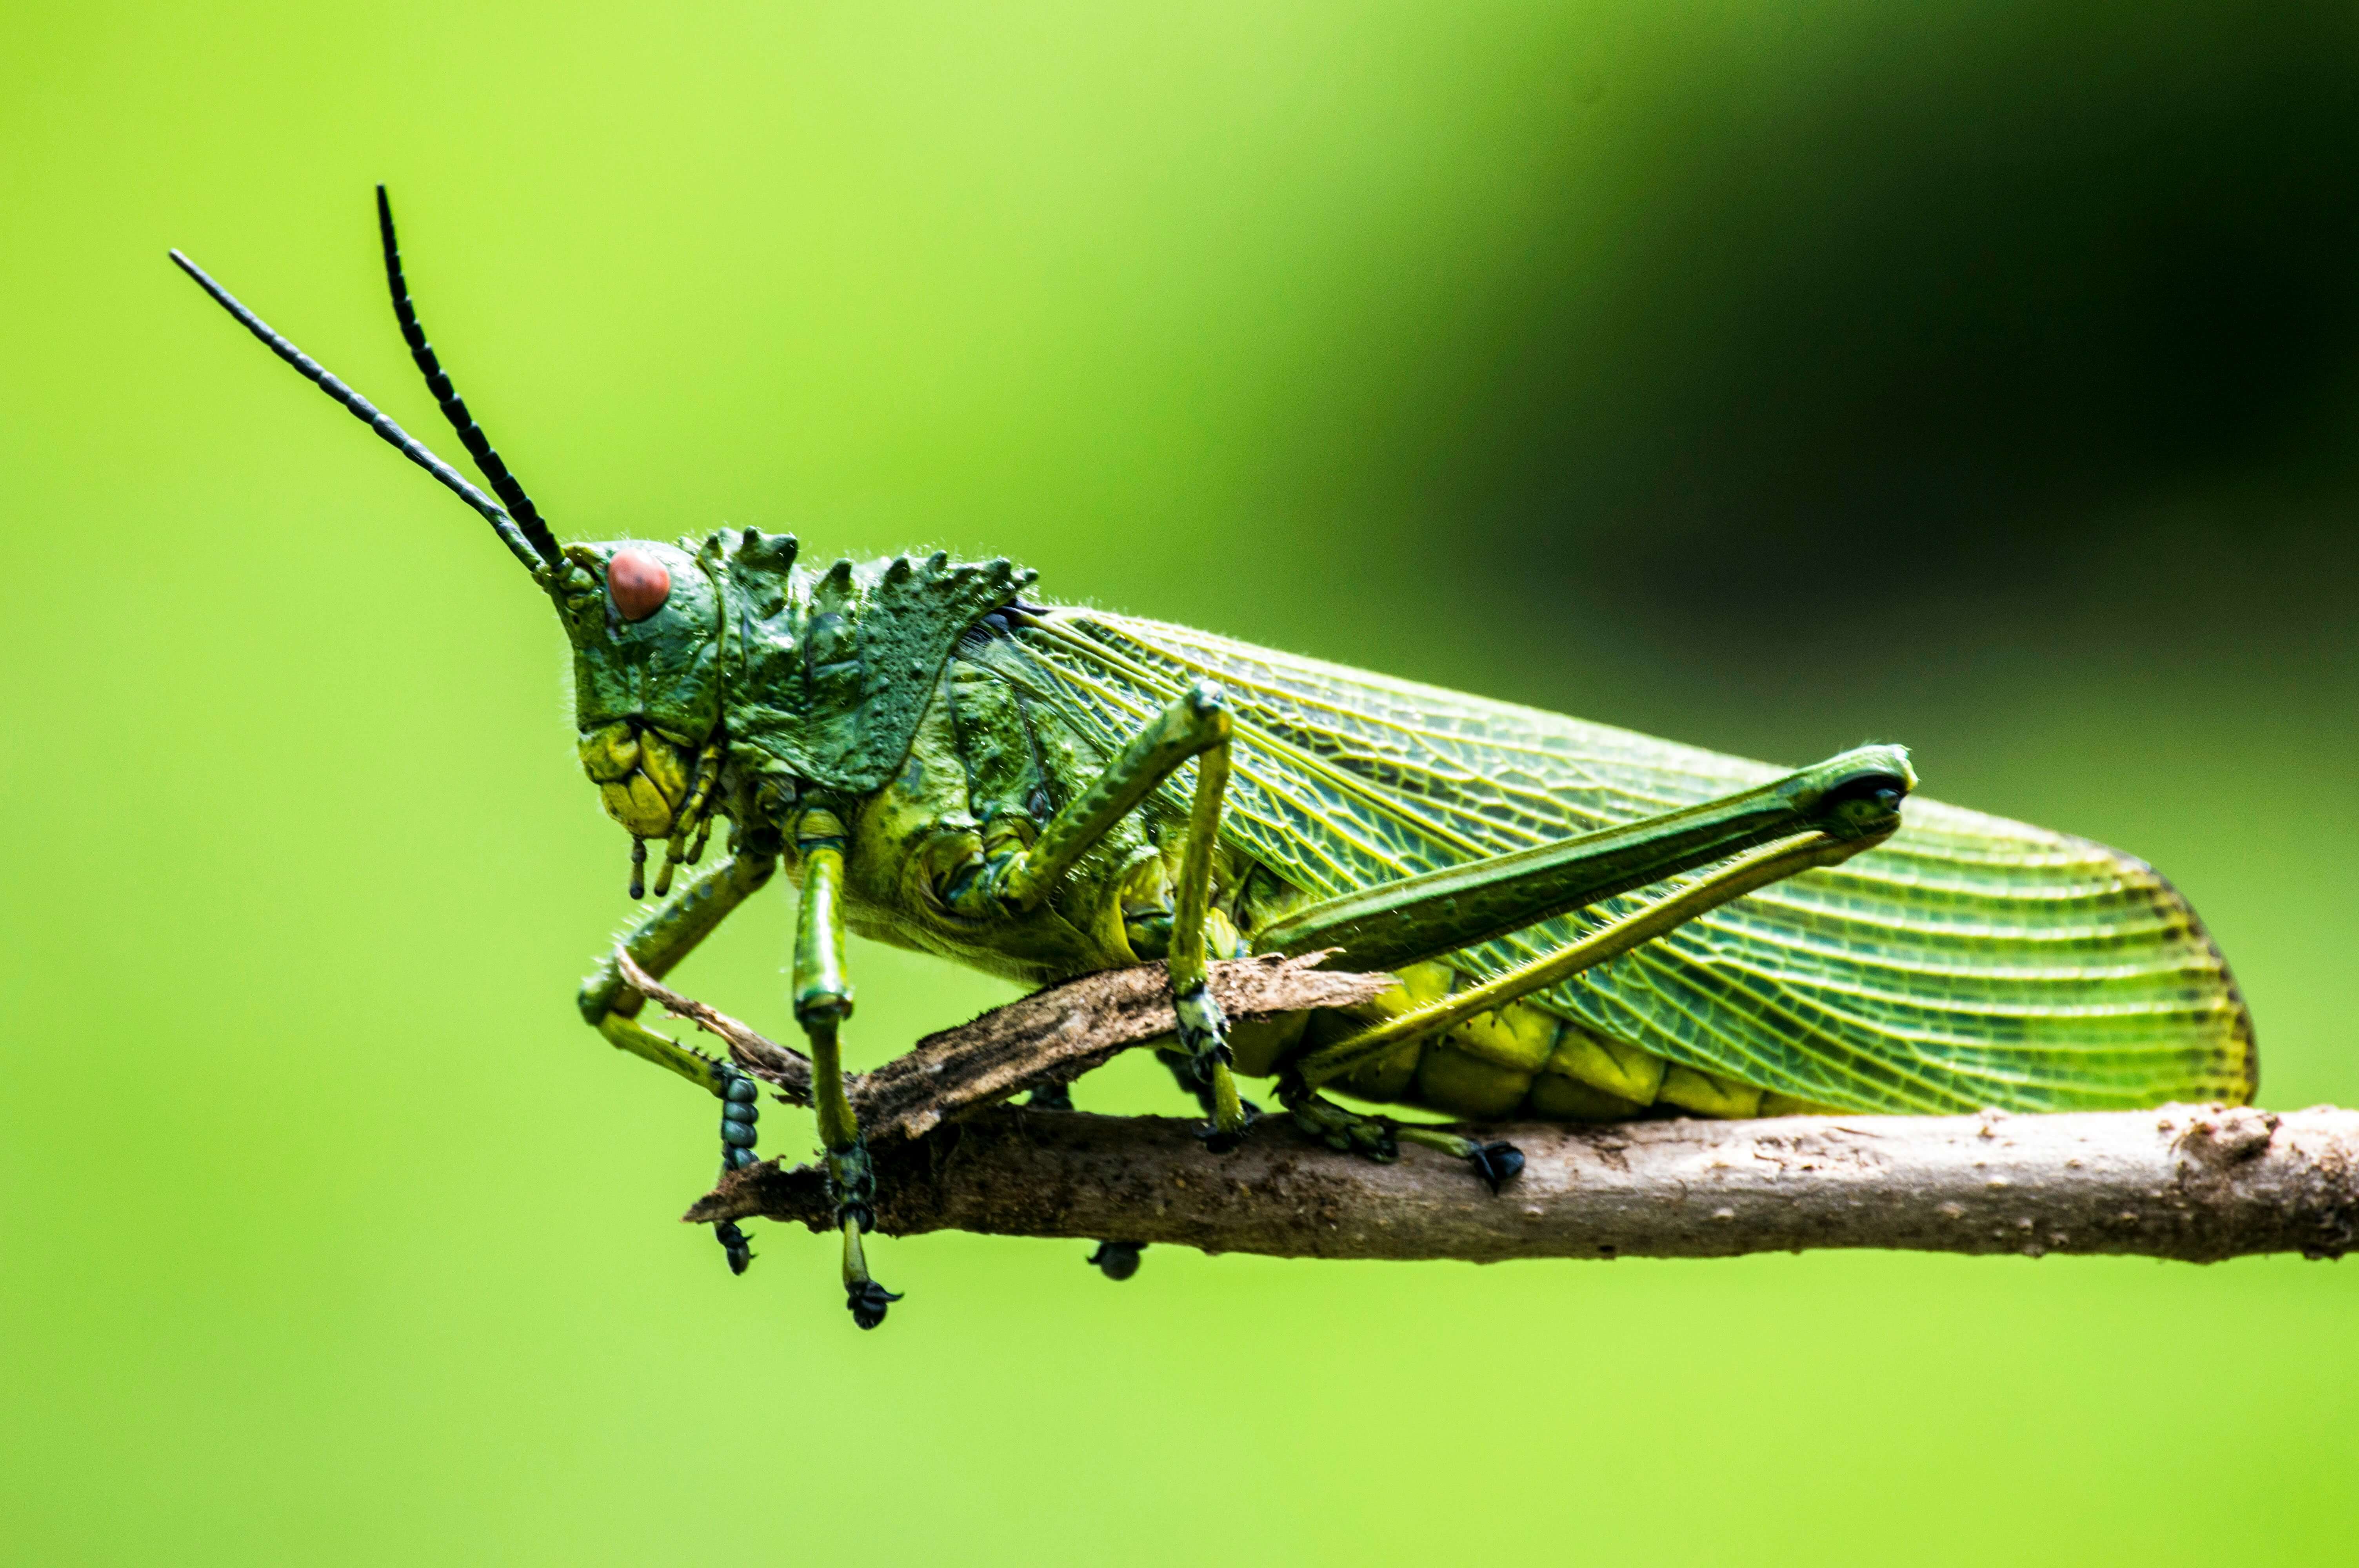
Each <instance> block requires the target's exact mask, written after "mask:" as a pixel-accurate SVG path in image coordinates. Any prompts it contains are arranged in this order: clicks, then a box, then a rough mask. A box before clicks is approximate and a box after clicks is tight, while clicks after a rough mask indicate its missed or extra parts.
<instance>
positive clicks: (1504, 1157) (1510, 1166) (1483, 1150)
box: [1400, 1127, 1524, 1197]
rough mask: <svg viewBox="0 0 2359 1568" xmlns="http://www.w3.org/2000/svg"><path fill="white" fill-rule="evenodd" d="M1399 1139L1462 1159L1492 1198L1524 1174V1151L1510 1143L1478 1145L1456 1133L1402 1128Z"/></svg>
mask: <svg viewBox="0 0 2359 1568" xmlns="http://www.w3.org/2000/svg"><path fill="white" fill-rule="evenodd" d="M1400 1135H1401V1138H1402V1140H1403V1141H1406V1142H1409V1143H1419V1144H1423V1145H1424V1146H1425V1147H1426V1148H1428V1149H1434V1150H1439V1151H1440V1152H1442V1153H1444V1154H1447V1155H1450V1156H1451V1158H1453V1159H1458V1160H1463V1161H1465V1162H1466V1163H1467V1164H1468V1165H1470V1166H1472V1167H1473V1171H1474V1174H1475V1175H1477V1176H1479V1177H1481V1178H1482V1180H1483V1183H1484V1185H1485V1186H1488V1187H1489V1188H1490V1189H1491V1195H1492V1196H1494V1197H1496V1196H1497V1195H1498V1194H1499V1189H1500V1188H1501V1187H1504V1186H1506V1184H1508V1183H1509V1182H1512V1181H1514V1180H1515V1179H1516V1178H1517V1176H1520V1175H1522V1174H1523V1173H1524V1152H1523V1151H1522V1150H1520V1149H1518V1148H1517V1147H1516V1146H1515V1145H1514V1144H1512V1143H1477V1142H1475V1141H1474V1140H1473V1139H1472V1138H1462V1137H1460V1136H1459V1135H1458V1134H1457V1133H1455V1132H1443V1131H1440V1130H1438V1129H1434V1128H1427V1127H1404V1128H1402V1129H1401V1130H1400Z"/></svg>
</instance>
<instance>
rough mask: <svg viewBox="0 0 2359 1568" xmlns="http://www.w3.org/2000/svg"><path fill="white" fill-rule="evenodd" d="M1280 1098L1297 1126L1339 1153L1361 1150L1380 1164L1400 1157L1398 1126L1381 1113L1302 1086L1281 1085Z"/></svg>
mask: <svg viewBox="0 0 2359 1568" xmlns="http://www.w3.org/2000/svg"><path fill="white" fill-rule="evenodd" d="M1277 1098H1278V1099H1279V1101H1280V1102H1281V1103H1282V1104H1284V1105H1285V1107H1286V1109H1287V1114H1288V1115H1289V1116H1291V1117H1292V1118H1293V1119H1294V1125H1295V1126H1297V1127H1299V1128H1300V1129H1302V1130H1303V1131H1305V1132H1308V1133H1309V1134H1310V1136H1311V1137H1313V1138H1316V1139H1317V1140H1319V1141H1320V1142H1321V1143H1324V1144H1325V1145H1327V1147H1328V1148H1330V1149H1332V1150H1334V1151H1336V1152H1338V1153H1343V1154H1357V1155H1359V1156H1361V1157H1362V1158H1363V1159H1367V1160H1374V1161H1375V1162H1377V1163H1379V1164H1390V1163H1391V1162H1393V1161H1395V1160H1397V1159H1399V1158H1400V1143H1399V1141H1398V1139H1397V1136H1396V1131H1395V1129H1394V1127H1393V1125H1392V1124H1391V1123H1390V1122H1388V1121H1386V1120H1385V1119H1382V1118H1381V1117H1374V1116H1362V1115H1360V1114H1359V1113H1357V1112H1356V1111H1349V1110H1345V1109H1344V1108H1343V1107H1342V1106H1340V1105H1337V1104H1336V1103H1335V1102H1334V1101H1333V1100H1331V1099H1329V1098H1326V1097H1325V1096H1324V1095H1321V1094H1316V1093H1314V1092H1312V1091H1311V1090H1310V1089H1307V1088H1302V1087H1288V1086H1284V1085H1281V1086H1280V1087H1279V1088H1278V1091H1277Z"/></svg>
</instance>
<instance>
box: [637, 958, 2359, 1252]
mask: <svg viewBox="0 0 2359 1568" xmlns="http://www.w3.org/2000/svg"><path fill="white" fill-rule="evenodd" d="M1317 961H1318V959H1317V958H1316V957H1311V958H1307V959H1295V960H1275V959H1240V960H1235V961H1234V962H1232V963H1229V964H1223V965H1215V966H1214V977H1213V985H1214V989H1215V992H1216V994H1218V995H1219V996H1220V999H1221V1000H1222V1003H1223V1007H1225V1008H1227V1009H1228V1010H1229V1011H1230V1013H1231V1016H1232V1017H1245V1016H1259V1015H1263V1014H1266V1013H1268V1012H1276V1011H1288V1010H1290V1009H1292V1008H1298V1007H1305V1006H1348V1005H1352V1004H1353V1002H1357V1001H1362V1000H1366V999H1367V998H1368V997H1369V996H1371V995H1373V994H1374V993H1375V990H1377V989H1382V988H1384V987H1386V986H1388V985H1389V984H1391V983H1392V982H1391V981H1390V979H1389V978H1388V977H1384V976H1365V975H1329V974H1322V973H1320V972H1319V971H1317V970H1316V969H1314V968H1311V967H1310V966H1311V965H1313V964H1315V963H1316V962H1317ZM625 964H626V968H625V971H624V973H625V979H628V980H629V981H630V983H631V984H632V985H633V986H634V987H636V988H637V989H640V990H642V991H644V992H645V993H646V994H647V995H648V996H650V997H653V998H655V999H656V1000H658V1001H660V1002H662V1003H664V1004H665V1005H666V1006H667V1007H670V1008H672V1009H673V1010H674V1011H677V1012H679V1013H680V1014H681V1015H682V1016H686V1017H690V1018H693V1019H694V1020H696V1022H699V1023H700V1024H701V1025H702V1026H704V1027H706V1028H708V1029H711V1030H712V1031H713V1032H714V1033H718V1034H720V1035H721V1036H722V1038H723V1039H724V1040H727V1041H728V1042H729V1044H730V1048H731V1053H732V1055H733V1056H734V1058H735V1059H736V1060H737V1061H738V1063H739V1065H742V1066H745V1068H746V1070H748V1071H749V1072H753V1073H755V1074H756V1076H761V1077H764V1078H766V1079H767V1080H768V1081H770V1082H771V1083H773V1084H775V1085H777V1086H778V1087H781V1088H783V1089H786V1090H787V1091H788V1093H787V1096H786V1098H798V1099H807V1098H808V1097H809V1065H808V1063H807V1062H805V1061H804V1060H803V1058H802V1057H800V1056H799V1055H798V1054H796V1053H793V1052H791V1051H787V1050H785V1049H784V1048H783V1047H780V1046H777V1045H775V1044H771V1043H770V1042H768V1041H766V1040H763V1039H762V1038H761V1037H760V1036H759V1035H757V1034H755V1033H753V1032H752V1031H750V1030H747V1029H745V1026H744V1025H743V1024H740V1023H737V1022H735V1021H734V1020H731V1019H728V1018H726V1017H725V1016H724V1015H722V1014H719V1013H715V1012H713V1011H712V1010H711V1009H709V1008H705V1007H703V1006H702V1004H701V1003H697V1002H692V1001H690V1000H688V999H686V998H682V997H679V996H678V995H676V994H675V993H672V992H670V991H668V990H666V989H664V988H663V987H661V986H659V985H658V984H657V983H656V982H654V981H653V980H651V979H647V977H646V976H645V975H644V974H643V973H640V972H638V971H636V969H635V968H630V967H627V959H626V960H625ZM1331 996H1332V997H1333V998H1338V999H1342V1000H1328V999H1329V998H1330V997H1331ZM1313 997H1316V998H1317V1000H1310V999H1311V998H1313ZM1171 1027H1172V1017H1171V1006H1170V1000H1169V989H1168V984H1167V982H1166V981H1165V979H1164V976H1163V971H1162V969H1161V968H1160V966H1146V967H1143V968H1136V969H1125V970H1116V971H1114V972H1112V973H1110V974H1105V975H1093V976H1090V977H1088V978H1087V979H1082V980H1078V981H1074V982H1071V983H1070V984H1068V985H1065V986H1059V987H1054V988H1051V989H1049V990H1046V991H1042V992H1039V993H1038V994H1036V995H1034V996H1030V997H1027V998H1025V999H1024V1000H1021V1001H1018V1002H1015V1003H1011V1004H1010V1005H1009V1006H1007V1007H1005V1008H1001V1009H998V1010H996V1011H993V1012H989V1013H986V1014H984V1016H983V1017H982V1018H980V1019H977V1020H976V1021H975V1022H973V1023H970V1024H967V1025H964V1026H963V1027H962V1028H960V1029H955V1030H949V1031H945V1032H944V1033H940V1034H936V1035H930V1036H929V1037H928V1038H927V1039H926V1040H924V1041H922V1042H920V1043H919V1046H918V1048H917V1049H916V1050H915V1051H913V1052H911V1053H910V1054H908V1055H906V1056H904V1057H901V1058H900V1059H898V1060H897V1061H896V1062H894V1063H892V1064H889V1065H887V1066H886V1067H885V1068H882V1069H879V1070H878V1071H877V1072H875V1073H873V1074H868V1075H864V1076H857V1077H855V1079H854V1083H853V1087H854V1091H855V1092H854V1094H853V1099H854V1103H855V1104H856V1105H858V1106H859V1107H860V1108H861V1112H862V1119H863V1123H864V1126H865V1127H866V1128H867V1129H868V1135H869V1138H870V1148H871V1153H872V1156H873V1157H874V1159H875V1164H876V1177H877V1203H876V1206H875V1208H876V1222H877V1227H878V1228H879V1229H880V1230H882V1231H884V1232H886V1234H888V1235H915V1234H919V1233H921V1232H925V1231H929V1230H945V1229H956V1230H972V1231H980V1232H984V1233H988V1234H993V1235H1002V1236H1040V1237H1069V1238H1082V1239H1108V1240H1122V1241H1141V1242H1157V1243H1169V1244H1174V1245H1179V1246H1186V1247H1195V1248H1200V1249H1203V1250H1205V1251H1208V1252H1260V1253H1266V1254H1270V1255H1273V1256H1277V1257H1310V1258H1392V1259H1421V1258H1457V1259H1464V1260H1471V1261H1474V1262H1493V1261H1497V1260H1503V1259H1508V1258H1599V1257H1604V1258H1613V1257H1624V1258H1636V1257H1651V1258H1724V1257H1733V1256H1735V1255H1737V1254H1740V1253H1746V1252H1762V1251H1788V1250H1800V1249H1805V1248H1836V1247H1848V1248H1858V1247H1865V1248H1883V1249H1909V1250H1918V1251H1937V1252H1971V1253H1990V1252H2020V1253H2027V1254H2029V1255H2032V1256H2035V1257H2036V1256H2038V1255H2039V1254H2041V1253H2045V1252H2071V1253H2114V1254H2130V1255H2136V1256H2143V1257H2152V1258H2176V1259H2183V1260H2188V1261H2190V1262H2211V1261H2214V1260H2219V1259H2223V1258H2233V1257H2239V1256H2244V1255H2248V1254H2254V1253H2265V1252H2301V1253H2303V1254H2305V1255H2307V1256H2310V1257H2313V1258H2332V1257H2339V1256H2341V1255H2342V1254H2343V1252H2344V1251H2346V1250H2348V1249H2351V1248H2352V1247H2353V1246H2354V1240H2355V1239H2359V1111H2351V1110H2343V1109H2339V1108H2334V1107H2331V1106H2319V1107H2313V1108H2310V1109H2309V1110H2301V1111H2291V1112H2287V1113H2284V1114H2274V1115H2273V1114H2271V1113H2268V1112H2266V1111H2260V1110H2254V1109H2250V1108H2230V1107H2222V1106H2165V1107H2163V1108H2160V1109H2158V1110H2147V1111H2115V1112H2105V1113H2075V1114H2069V1115H2056V1116H2006V1115H2001V1114H1999V1113H1996V1112H1986V1113H1984V1115H1981V1116H1973V1117H1909V1116H1813V1117H1779V1118H1776V1119H1764V1120H1757V1121H1702V1120H1684V1119H1681V1120H1645V1121H1630V1122H1617V1123H1612V1124H1607V1125H1602V1126H1586V1127H1569V1126H1560V1125H1553V1124H1518V1125H1513V1126H1486V1127H1484V1128H1482V1129H1481V1130H1480V1131H1481V1134H1482V1136H1483V1137H1484V1139H1486V1140H1488V1139H1499V1138H1504V1139H1506V1140H1508V1141H1512V1142H1514V1143H1515V1144H1516V1145H1517V1147H1518V1148H1520V1149H1521V1150H1522V1151H1523V1152H1524V1157H1525V1165H1524V1171H1523V1174H1522V1175H1521V1176H1519V1177H1517V1179H1516V1180H1515V1181H1513V1182H1512V1183H1510V1184H1508V1185H1507V1186H1506V1189H1505V1190H1504V1191H1503V1192H1502V1193H1501V1194H1500V1195H1497V1196H1493V1195H1492V1194H1491V1192H1490V1190H1489V1189H1488V1188H1486V1187H1485V1186H1484V1185H1483V1184H1482V1183H1480V1182H1479V1181H1477V1180H1475V1178H1474V1177H1473V1174H1472V1173H1470V1172H1469V1171H1468V1169H1467V1167H1466V1165H1465V1163H1464V1162H1462V1161H1459V1160H1455V1159H1451V1158H1450V1157H1448V1156H1445V1155H1442V1154H1440V1153H1436V1152H1432V1151H1429V1150H1425V1149H1421V1148H1415V1147H1410V1148H1405V1149H1404V1150H1403V1151H1402V1152H1401V1158H1400V1160H1399V1161H1398V1162H1396V1163H1393V1164H1387V1165H1380V1164H1376V1163H1374V1162H1370V1161H1367V1160H1364V1159H1362V1158H1360V1157H1358V1156H1356V1155H1350V1154H1343V1153H1337V1152H1333V1151H1332V1150H1330V1149H1328V1148H1326V1147H1325V1146H1324V1145H1322V1144H1320V1143H1317V1142H1315V1141H1312V1140H1310V1138H1308V1137H1306V1136H1304V1135H1303V1134H1301V1133H1299V1132H1298V1131H1297V1130H1295V1129H1294V1127H1293V1125H1292V1123H1291V1122H1290V1121H1288V1119H1286V1118H1284V1117H1283V1116H1278V1117H1272V1118H1269V1119H1266V1120H1264V1121H1263V1122H1262V1123H1260V1124H1259V1125H1258V1126H1256V1128H1255V1129H1254V1130H1253V1131H1252V1133H1251V1134H1250V1135H1249V1136H1248V1137H1247V1139H1246V1141H1245V1147H1244V1148H1242V1149H1240V1150H1238V1151H1236V1152H1233V1153H1230V1154H1225V1155H1214V1154H1212V1153H1209V1152H1207V1151H1206V1150H1205V1148H1204V1145H1203V1144H1202V1142H1201V1141H1200V1140H1199V1139H1198V1138H1197V1136H1196V1127H1197V1125H1198V1124H1197V1123H1195V1122H1194V1121H1192V1120H1181V1119H1173V1118H1167V1117H1126V1118H1125V1117H1102V1116H1088V1115H1082V1114H1080V1113H1078V1112H1072V1111H1049V1110H1037V1109H1019V1108H1010V1107H1006V1106H1004V1105H998V1104H996V1103H995V1102H997V1101H1001V1100H1004V1099H1005V1098H1006V1097H1007V1096H1008V1095H1010V1094H1012V1093H1014V1092H1015V1091H1016V1089H1019V1088H1022V1087H1027V1086H1030V1085H1034V1084H1037V1083H1040V1082H1052V1081H1060V1080H1061V1079H1063V1078H1067V1077H1071V1076H1073V1075H1075V1074H1077V1073H1079V1072H1082V1071H1084V1070H1086V1068H1087V1067H1090V1066H1094V1065H1097V1064H1098V1063H1099V1062H1102V1061H1103V1060H1105V1058H1106V1057H1107V1056H1110V1055H1112V1054H1114V1052H1115V1051H1118V1050H1120V1049H1122V1048H1124V1047H1125V1045H1129V1044H1137V1043H1139V1042H1140V1041H1144V1040H1147V1039H1151V1038H1153V1037H1155V1036H1157V1035H1158V1034H1161V1033H1168V1032H1169V1030H1170V1029H1171ZM745 1217H766V1218H770V1219H777V1220H788V1221H799V1222H801V1223H803V1224H806V1225H809V1226H810V1227H813V1228H815V1229H832V1228H833V1223H832V1205H831V1200H830V1198H829V1196H828V1194H827V1191H826V1181H825V1178H824V1176H823V1175H822V1174H821V1172H820V1171H819V1170H817V1169H816V1168H814V1167H810V1166H803V1167H798V1168H794V1169H786V1168H782V1167H781V1166H779V1165H778V1164H777V1162H767V1163H764V1164H757V1165H754V1166H750V1167H748V1168H747V1169H745V1170H743V1171H739V1172H735V1173H732V1174H731V1175H729V1176H727V1177H726V1178H724V1179H723V1182H722V1184H720V1186H718V1187H717V1188H715V1189H714V1190H713V1191H712V1193H710V1194H708V1195H706V1196H704V1197H703V1198H702V1199H701V1200H699V1201H698V1202H697V1204H696V1205H695V1206H693V1207H692V1208H690V1210H689V1212H688V1214H687V1215H686V1216H685V1218H687V1219H688V1220H690V1221H691V1222H696V1223H708V1222H712V1221H717V1220H723V1219H742V1218H745Z"/></svg>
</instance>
